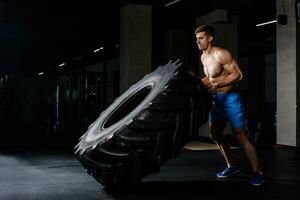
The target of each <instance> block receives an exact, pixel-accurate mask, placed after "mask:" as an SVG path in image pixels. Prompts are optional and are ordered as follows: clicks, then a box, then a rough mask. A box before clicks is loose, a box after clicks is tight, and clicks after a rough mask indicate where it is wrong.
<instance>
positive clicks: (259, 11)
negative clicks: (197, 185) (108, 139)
mask: <svg viewBox="0 0 300 200" xmlns="http://www.w3.org/2000/svg"><path fill="white" fill-rule="evenodd" d="M295 3H296V2H295V1H292V0H286V1H281V0H277V1H273V0H265V1H258V0H247V1H245V0H223V1H217V0H211V1H205V2H203V1H186V0H181V1H180V0H179V1H173V2H171V1H166V0H163V1H158V0H155V1H128V0H117V1H105V3H104V1H91V2H85V3H82V2H75V1H63V2H62V1H58V0H52V1H48V0H47V1H43V2H34V1H29V2H26V3H25V2H21V1H17V0H13V1H0V19H1V21H0V29H1V31H0V66H1V67H0V69H1V70H0V127H1V130H0V134H1V140H0V145H1V146H2V147H16V146H17V147H19V146H22V147H44V146H47V147H50V148H52V147H56V148H57V147H62V148H73V147H74V145H75V144H76V143H77V142H78V139H79V137H80V136H81V135H82V134H84V132H85V131H86V129H87V127H88V126H89V125H90V124H91V123H92V122H93V121H95V119H96V118H97V117H98V116H99V114H100V113H101V112H102V111H103V110H104V109H105V108H107V107H108V106H109V105H110V104H111V103H112V102H113V101H114V99H115V98H117V97H118V96H119V95H120V94H121V93H122V92H124V91H125V90H126V89H127V88H128V87H129V86H130V85H132V84H133V83H135V82H136V81H138V80H139V79H141V78H142V77H143V76H144V75H145V74H147V73H150V72H151V71H153V70H154V69H155V68H156V67H158V66H159V65H163V64H165V63H167V62H168V61H169V60H177V59H178V58H179V59H180V60H181V61H182V63H183V64H184V65H187V66H190V67H192V68H193V69H195V71H196V72H197V73H198V74H199V76H202V75H201V74H202V73H203V72H202V67H201V65H200V61H199V59H200V55H199V50H198V49H197V45H196V43H195V38H194V30H195V28H196V27H197V26H198V25H200V24H203V23H205V24H212V25H213V26H214V27H215V28H216V38H215V45H220V46H224V47H225V48H228V49H230V50H231V51H232V52H233V54H234V56H235V57H236V59H237V60H238V62H239V63H240V65H241V67H242V70H243V72H244V76H245V77H244V80H243V81H242V82H241V83H239V85H238V87H239V89H240V90H241V92H242V94H243V97H244V100H245V109H246V120H247V124H248V126H247V129H248V133H249V136H250V138H251V139H252V141H253V142H254V143H256V144H260V145H275V144H284V145H291V146H298V145H299V138H300V137H299V131H298V127H297V121H298V119H299V115H298V110H297V109H295V105H297V102H298V99H299V98H298V96H297V95H296V94H297V92H296V91H298V90H297V85H298V81H297V79H299V78H298V74H299V73H297V70H296V68H297V66H298V65H299V62H298V59H297V58H299V56H298V57H297V55H298V54H299V51H297V47H298V45H299V42H298V41H297V38H298V36H299V24H298V23H297V4H295ZM295 8H296V9H295ZM295 10H296V13H295ZM265 22H268V23H267V24H262V23H265ZM279 120H280V123H278V121H279ZM283 129H284V131H282V130H283ZM290 130H291V131H290ZM283 134H285V136H284V137H283V136H281V135H283ZM198 135H199V137H196V138H194V139H195V140H198V139H202V138H206V137H208V132H207V130H206V129H205V128H202V129H201V130H199V134H198Z"/></svg>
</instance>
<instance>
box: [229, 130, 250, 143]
mask: <svg viewBox="0 0 300 200" xmlns="http://www.w3.org/2000/svg"><path fill="white" fill-rule="evenodd" d="M233 132H234V135H235V138H236V140H237V142H238V143H239V144H242V145H243V144H246V143H247V142H249V140H248V137H247V135H246V132H245V131H244V129H243V128H237V129H234V130H233Z"/></svg>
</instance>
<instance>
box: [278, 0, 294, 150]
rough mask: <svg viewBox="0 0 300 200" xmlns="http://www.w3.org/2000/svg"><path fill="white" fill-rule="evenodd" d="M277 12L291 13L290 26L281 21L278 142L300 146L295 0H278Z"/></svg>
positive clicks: (288, 16)
mask: <svg viewBox="0 0 300 200" xmlns="http://www.w3.org/2000/svg"><path fill="white" fill-rule="evenodd" d="M283 3H284V5H283ZM276 11H277V16H278V15H280V14H287V18H288V20H287V24H286V25H281V24H277V47H276V48H277V52H276V54H277V56H276V57H277V119H276V121H277V131H276V132H277V144H282V145H289V146H299V144H300V139H299V138H300V137H299V136H300V134H299V127H298V126H297V124H299V117H300V115H299V109H298V107H297V104H298V101H299V97H298V96H297V92H298V90H297V84H299V81H297V79H298V80H299V78H300V76H299V70H298V73H297V65H299V59H297V58H299V51H298V52H297V46H298V47H299V44H297V36H298V37H299V30H298V31H297V26H299V25H297V23H296V15H295V0H285V1H282V0H276ZM298 29H299V27H298ZM297 55H298V56H297ZM298 69H299V66H298Z"/></svg>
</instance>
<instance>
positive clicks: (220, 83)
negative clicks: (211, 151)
mask: <svg viewBox="0 0 300 200" xmlns="http://www.w3.org/2000/svg"><path fill="white" fill-rule="evenodd" d="M214 34H215V31H214V28H213V27H212V26H209V25H202V26H199V27H198V28H197V29H196V31H195V36H196V39H197V42H196V43H197V45H198V48H199V50H201V51H202V55H201V62H202V64H203V70H204V73H205V75H206V77H205V78H203V79H202V82H203V83H204V85H205V86H206V88H207V89H208V90H209V91H210V93H211V94H212V96H213V107H212V109H211V110H210V112H209V127H210V134H211V137H212V139H213V140H214V141H215V143H216V144H217V146H218V147H219V149H220V151H221V153H222V155H223V156H224V158H225V160H226V163H227V168H226V169H225V170H224V171H222V172H219V173H217V177H218V178H226V177H228V176H230V175H233V174H236V173H238V172H240V168H239V167H238V166H236V164H235V162H234V160H233V158H232V155H231V151H230V146H229V145H228V144H227V142H226V140H225V137H224V135H223V131H224V128H225V126H226V123H227V121H229V123H230V125H231V128H232V132H233V134H234V136H235V138H236V140H237V142H238V143H239V144H240V145H241V146H242V147H243V148H244V150H245V153H246V155H247V157H248V159H249V161H250V163H251V165H252V168H253V177H252V178H251V179H250V181H249V183H250V184H252V185H256V186H258V185H261V184H262V183H263V173H262V171H261V169H260V167H259V164H258V159H257V155H256V150H255V148H254V146H253V144H252V143H251V142H250V141H249V140H248V138H247V135H246V133H245V130H244V111H243V105H242V100H241V96H240V93H239V92H238V91H237V90H236V88H235V83H237V82H239V81H240V80H242V78H243V73H242V71H241V68H240V66H239V64H238V63H237V62H236V60H235V59H234V58H233V56H232V55H231V53H230V52H229V51H228V50H226V49H224V48H221V47H216V46H213V45H212V40H213V38H214Z"/></svg>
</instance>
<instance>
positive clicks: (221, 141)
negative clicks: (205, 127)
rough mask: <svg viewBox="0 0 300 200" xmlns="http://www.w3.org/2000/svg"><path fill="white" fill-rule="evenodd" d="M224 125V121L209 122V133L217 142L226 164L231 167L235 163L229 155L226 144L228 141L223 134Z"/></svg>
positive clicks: (228, 148)
mask: <svg viewBox="0 0 300 200" xmlns="http://www.w3.org/2000/svg"><path fill="white" fill-rule="evenodd" d="M225 126H226V122H213V123H212V122H210V124H209V128H210V134H211V138H212V139H213V140H214V142H215V143H216V144H217V146H218V148H219V149H220V151H221V153H222V155H223V156H224V158H225V160H226V163H227V166H228V167H232V166H235V163H234V161H233V158H232V155H231V150H230V146H229V145H228V142H227V140H226V138H225V136H224V135H223V131H224V129H225Z"/></svg>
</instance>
